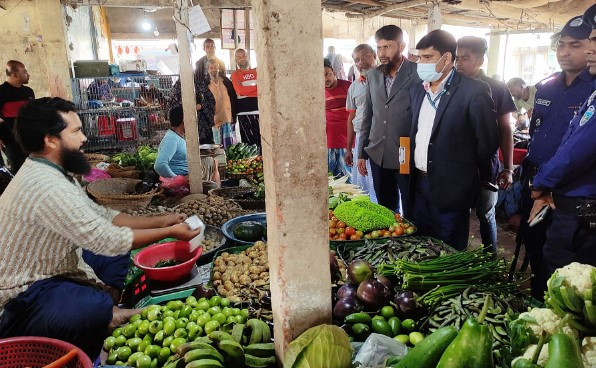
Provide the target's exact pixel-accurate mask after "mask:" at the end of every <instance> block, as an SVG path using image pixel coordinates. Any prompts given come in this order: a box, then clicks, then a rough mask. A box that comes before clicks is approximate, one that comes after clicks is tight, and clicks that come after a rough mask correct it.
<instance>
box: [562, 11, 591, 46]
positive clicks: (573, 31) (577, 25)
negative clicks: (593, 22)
mask: <svg viewBox="0 0 596 368" xmlns="http://www.w3.org/2000/svg"><path fill="white" fill-rule="evenodd" d="M590 32H592V27H591V26H590V25H588V24H586V22H585V21H584V20H583V19H582V16H581V15H578V16H576V17H573V18H571V19H569V21H568V22H567V24H565V27H563V29H562V30H561V37H565V36H569V37H571V38H575V39H576V40H586V39H588V38H589V37H590Z"/></svg>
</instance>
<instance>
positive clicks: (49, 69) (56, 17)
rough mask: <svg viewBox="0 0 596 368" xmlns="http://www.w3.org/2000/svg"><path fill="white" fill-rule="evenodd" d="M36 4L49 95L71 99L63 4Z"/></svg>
mask: <svg viewBox="0 0 596 368" xmlns="http://www.w3.org/2000/svg"><path fill="white" fill-rule="evenodd" d="M36 4H37V6H36V8H37V14H38V22H39V27H40V29H41V34H42V37H43V42H44V46H43V50H44V57H43V64H44V66H45V68H46V78H47V83H48V90H49V95H50V96H52V97H62V98H66V99H69V100H71V99H72V89H71V85H70V78H71V75H70V63H69V61H68V52H67V49H66V47H67V44H68V42H67V41H66V33H65V31H64V16H63V8H62V5H61V4H60V3H59V2H57V1H52V0H37V1H36ZM37 95H38V94H37ZM38 96H40V97H41V95H38Z"/></svg>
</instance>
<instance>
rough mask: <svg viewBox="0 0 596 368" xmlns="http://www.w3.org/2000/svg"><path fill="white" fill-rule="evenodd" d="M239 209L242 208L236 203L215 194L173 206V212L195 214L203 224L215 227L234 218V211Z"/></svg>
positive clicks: (187, 214)
mask: <svg viewBox="0 0 596 368" xmlns="http://www.w3.org/2000/svg"><path fill="white" fill-rule="evenodd" d="M240 210H242V208H241V207H240V206H239V205H238V203H236V202H234V201H231V200H228V199H224V198H221V197H215V196H209V197H207V199H205V200H196V201H191V202H188V203H183V204H180V205H178V206H176V207H174V208H173V212H175V213H184V214H186V216H188V217H190V216H193V215H197V216H199V218H201V220H202V221H203V222H204V223H205V224H207V225H213V226H217V227H220V226H221V225H223V224H224V223H225V222H226V221H228V220H230V219H232V218H234V217H235V216H236V214H235V212H236V211H240Z"/></svg>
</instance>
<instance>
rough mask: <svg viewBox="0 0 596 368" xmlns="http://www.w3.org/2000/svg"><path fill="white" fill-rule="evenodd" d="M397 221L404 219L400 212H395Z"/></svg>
mask: <svg viewBox="0 0 596 368" xmlns="http://www.w3.org/2000/svg"><path fill="white" fill-rule="evenodd" d="M395 221H397V222H401V221H402V219H401V214H400V213H396V214H395Z"/></svg>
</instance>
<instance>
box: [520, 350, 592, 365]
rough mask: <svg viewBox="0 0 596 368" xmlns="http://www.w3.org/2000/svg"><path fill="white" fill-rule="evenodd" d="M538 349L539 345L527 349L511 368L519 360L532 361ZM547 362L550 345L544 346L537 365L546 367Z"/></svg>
mask: <svg viewBox="0 0 596 368" xmlns="http://www.w3.org/2000/svg"><path fill="white" fill-rule="evenodd" d="M536 347H537V345H530V346H528V349H526V351H525V352H524V355H523V356H519V357H517V358H515V359H513V361H512V362H511V366H512V367H513V366H514V365H515V362H517V361H518V360H519V359H522V358H524V359H528V360H530V361H531V360H532V357H533V356H534V352H535V351H536ZM547 361H548V344H544V345H542V349H541V350H540V355H539V356H538V362H536V364H538V365H539V366H542V367H544V366H545V365H546V362H547ZM585 368H588V366H586V367H585Z"/></svg>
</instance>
